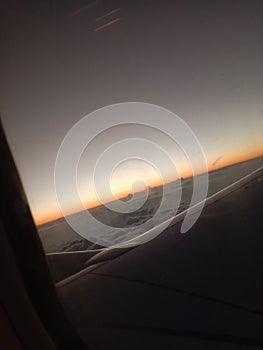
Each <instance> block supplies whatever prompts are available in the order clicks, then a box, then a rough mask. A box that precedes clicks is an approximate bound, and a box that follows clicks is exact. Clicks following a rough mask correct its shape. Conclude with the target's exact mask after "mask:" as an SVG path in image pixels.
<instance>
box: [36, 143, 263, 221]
mask: <svg viewBox="0 0 263 350" xmlns="http://www.w3.org/2000/svg"><path fill="white" fill-rule="evenodd" d="M262 156H263V152H262V149H261V150H260V151H259V150H252V151H251V152H242V153H240V154H235V155H233V154H232V155H229V156H228V157H225V156H224V157H221V158H220V157H219V158H220V161H218V164H215V165H213V163H211V162H210V161H208V162H207V163H208V164H207V168H208V172H210V171H213V170H217V169H221V168H224V167H226V166H229V165H233V164H237V163H241V162H244V161H248V160H252V159H255V158H258V157H262ZM210 163H211V164H210ZM196 175H197V174H196ZM180 176H181V177H183V178H188V177H191V176H192V172H191V171H190V170H189V169H188V170H187V171H186V170H185V171H181V172H180ZM175 180H176V179H171V180H169V181H166V182H165V184H166V183H169V182H172V181H175ZM162 184H163V182H162V181H159V182H158V181H157V182H155V183H151V184H149V187H158V186H160V185H162ZM130 193H131V192H130V191H123V192H122V193H118V194H116V195H115V198H117V199H121V198H124V197H126V196H127V195H128V194H130ZM113 200H114V198H111V199H108V200H107V201H104V202H103V203H107V202H111V201H113ZM103 203H102V202H101V201H99V200H97V201H92V202H85V207H84V206H83V207H82V208H78V209H76V208H75V209H74V210H73V209H72V210H71V211H68V212H67V213H66V215H71V214H75V213H77V212H79V211H81V210H84V209H91V208H94V207H97V206H100V205H102V204H103ZM62 217H63V214H62V212H61V210H60V209H59V208H58V209H57V210H56V211H53V212H52V213H49V214H43V215H39V216H36V215H33V219H34V222H35V224H36V225H37V226H39V225H42V224H45V223H48V222H51V221H54V220H58V219H60V218H62Z"/></svg>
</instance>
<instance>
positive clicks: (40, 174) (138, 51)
mask: <svg viewBox="0 0 263 350" xmlns="http://www.w3.org/2000/svg"><path fill="white" fill-rule="evenodd" d="M1 4H2V5H1V7H2V8H1V21H0V22H1V34H0V35H1V66H0V76H1V82H0V84H1V86H0V102H1V106H0V107H1V116H2V119H3V122H4V125H5V128H6V130H7V135H8V138H9V141H10V144H11V147H12V150H13V152H14V155H15V158H16V161H17V164H18V167H19V170H20V173H21V176H22V179H23V181H24V186H25V188H26V191H27V194H28V197H29V201H30V204H31V206H32V210H33V212H34V214H35V215H36V217H40V216H41V215H47V213H48V211H50V210H55V209H56V204H55V196H54V189H53V169H54V161H55V157H56V153H57V151H58V148H59V145H60V143H61V142H62V140H63V137H64V136H65V134H66V132H67V131H68V130H69V129H70V128H71V127H72V126H73V125H74V123H76V122H77V121H78V120H79V119H80V118H82V117H83V116H84V115H86V114H88V113H90V112H92V111H94V110H96V109H98V108H101V107H104V106H106V105H109V104H113V103H118V102H126V101H141V102H148V103H153V104H156V105H160V106H163V107H165V108H168V109H170V110H171V111H173V112H175V113H176V114H177V115H179V116H180V117H181V118H183V119H184V120H185V121H186V122H187V123H188V124H189V125H190V126H191V127H192V129H193V130H194V132H195V133H196V135H197V136H198V138H199V140H200V142H201V144H202V146H203V148H204V150H205V152H206V155H207V159H208V164H209V165H212V164H214V163H215V161H216V160H217V159H219V160H220V161H218V166H219V165H220V164H219V163H220V162H221V163H222V165H223V162H224V161H225V162H226V163H227V161H233V160H234V159H235V158H236V159H237V160H238V159H239V158H240V154H243V155H245V156H249V155H250V154H251V155H253V154H256V153H259V151H260V150H261V151H262V148H263V147H262V146H263V145H262V139H263V138H262V135H263V102H262V101H263V67H262V66H263V64H262V62H263V40H262V38H263V21H262V13H263V2H262V1H261V0H249V1H247V0H243V1H238V0H232V1H229V0H225V1H196V0H193V1H186V0H182V1H153V0H149V1H144V0H140V1H136V0H132V1H128V0H127V1H124V0H123V1H99V0H98V1H76V0H74V1H63V2H62V1H44V0H43V1H2V2H1ZM253 152H254V153H253Z"/></svg>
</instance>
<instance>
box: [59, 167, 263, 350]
mask: <svg viewBox="0 0 263 350" xmlns="http://www.w3.org/2000/svg"><path fill="white" fill-rule="evenodd" d="M262 198H263V169H262V168H261V169H259V170H258V171H255V172H253V173H252V174H250V175H249V176H246V177H245V178H243V179H241V180H239V181H237V182H236V183H235V184H233V185H231V186H228V187H227V188H226V189H224V190H222V191H220V192H219V193H217V194H215V195H213V196H212V197H211V198H209V199H208V200H207V202H206V205H205V208H204V210H203V212H202V215H201V216H200V218H199V220H198V221H197V223H196V224H195V225H194V226H193V227H192V229H191V230H190V231H189V232H187V233H186V234H181V233H180V226H181V223H182V220H183V217H184V215H185V214H184V213H182V214H179V215H178V217H176V218H175V220H174V221H173V223H172V224H171V225H170V226H169V227H168V228H167V229H166V230H165V231H164V232H162V233H161V234H160V235H158V236H157V237H156V238H154V239H152V240H150V241H149V242H147V243H145V244H142V245H138V246H135V247H133V248H131V247H127V248H125V247H122V248H121V249H120V248H119V249H118V248H113V249H106V250H104V251H103V250H100V251H99V252H97V253H96V254H94V255H93V256H91V257H89V259H88V260H87V261H86V264H85V266H86V267H85V268H84V269H83V270H81V271H80V272H78V273H76V274H74V275H72V276H70V277H68V278H66V279H64V280H63V281H61V282H59V283H58V284H57V291H58V293H59V296H60V298H61V301H62V303H63V305H64V308H65V310H66V312H67V313H68V315H69V317H70V319H71V320H72V322H73V324H74V326H75V328H76V329H77V330H78V332H79V334H80V335H81V337H82V339H83V340H84V341H85V342H87V343H88V344H93V345H94V346H95V348H96V347H97V348H98V349H124V348H125V349H134V348H136V347H137V348H139V349H144V348H147V349H148V348H150V349H159V348H160V347H164V348H165V349H177V348H178V349H186V348H187V349H188V348H192V347H198V348H202V349H203V348H209V349H210V348H211V347H212V348H217V349H250V348H255V347H256V348H257V347H258V348H261V347H263V332H262V325H263V298H262V295H263V280H262V275H263V254H262V247H263V223H262ZM149 234H153V233H152V232H149Z"/></svg>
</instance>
